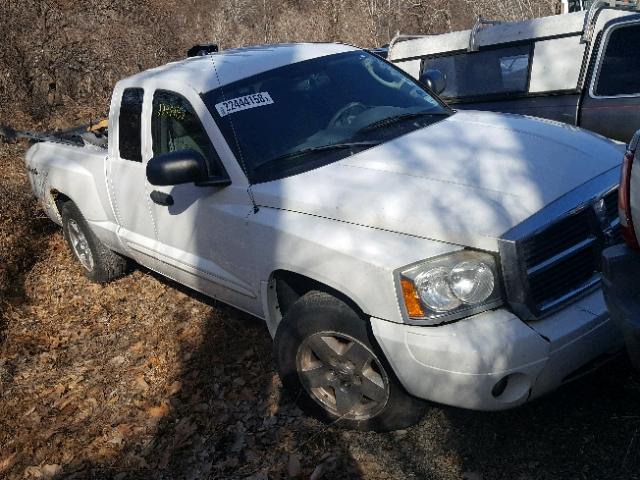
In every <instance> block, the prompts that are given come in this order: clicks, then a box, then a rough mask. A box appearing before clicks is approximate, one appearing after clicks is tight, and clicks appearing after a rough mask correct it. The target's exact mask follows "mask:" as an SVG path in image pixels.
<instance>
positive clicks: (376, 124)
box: [357, 112, 449, 133]
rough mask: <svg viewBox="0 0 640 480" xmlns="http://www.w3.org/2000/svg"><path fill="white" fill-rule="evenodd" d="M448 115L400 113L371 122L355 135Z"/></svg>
mask: <svg viewBox="0 0 640 480" xmlns="http://www.w3.org/2000/svg"><path fill="white" fill-rule="evenodd" d="M443 115H447V116H448V115H449V113H448V112H410V113H401V114H400V115H394V116H392V117H387V118H383V119H382V120H378V121H377V122H373V123H371V124H369V125H367V126H366V127H363V128H361V129H360V130H358V132H357V133H363V132H369V131H371V130H376V129H378V128H381V127H386V126H387V125H392V124H394V123H398V122H401V121H403V120H410V119H412V118H419V117H436V116H443Z"/></svg>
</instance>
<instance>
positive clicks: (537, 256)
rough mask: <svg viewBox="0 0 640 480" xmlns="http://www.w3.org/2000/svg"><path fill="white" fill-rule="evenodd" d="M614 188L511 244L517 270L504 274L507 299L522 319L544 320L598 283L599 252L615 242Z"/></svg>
mask: <svg viewBox="0 0 640 480" xmlns="http://www.w3.org/2000/svg"><path fill="white" fill-rule="evenodd" d="M619 241H620V235H619V222H618V206H617V189H615V190H612V191H610V192H608V193H607V194H606V195H604V196H601V197H598V198H597V199H594V200H593V201H592V202H589V203H587V204H584V205H583V206H582V207H580V208H579V209H576V210H574V211H572V212H570V213H569V214H565V215H564V216H561V218H559V219H558V220H557V221H555V222H552V223H551V224H547V225H545V226H544V227H542V228H539V229H538V230H536V231H535V232H534V233H532V234H530V235H526V236H524V238H520V239H518V240H517V241H515V242H513V243H511V244H510V246H509V247H508V248H506V249H505V251H504V253H505V254H506V256H507V258H508V257H511V258H514V259H516V261H517V262H518V265H519V267H518V268H516V269H513V268H512V269H510V271H508V272H507V271H504V272H503V273H504V275H505V284H506V290H507V295H508V296H509V300H510V302H511V303H512V306H513V307H514V310H515V311H517V312H518V313H520V314H521V315H522V316H524V317H526V319H535V318H540V317H543V316H545V315H547V314H549V313H551V312H552V311H554V310H555V309H557V308H559V307H561V306H562V305H564V304H565V303H566V302H568V301H570V300H571V299H573V298H575V297H577V296H579V295H581V294H583V293H586V292H588V291H591V290H592V289H593V288H594V287H596V286H597V285H598V284H599V283H600V278H601V275H600V270H601V267H600V254H601V252H602V249H603V248H604V247H605V246H608V245H611V244H615V243H619Z"/></svg>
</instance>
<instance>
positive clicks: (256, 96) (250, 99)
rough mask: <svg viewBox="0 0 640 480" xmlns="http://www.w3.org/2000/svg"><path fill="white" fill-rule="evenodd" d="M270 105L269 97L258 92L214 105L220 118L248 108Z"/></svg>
mask: <svg viewBox="0 0 640 480" xmlns="http://www.w3.org/2000/svg"><path fill="white" fill-rule="evenodd" d="M272 103H273V100H272V99H271V95H269V94H268V93H267V92H260V93H253V94H251V95H245V96H244V97H236V98H232V99H231V100H226V101H224V102H220V103H216V110H217V111H218V113H219V114H220V116H221V117H224V116H226V115H229V114H230V113H236V112H240V111H241V110H247V109H249V108H256V107H264V106H265V105H271V104H272Z"/></svg>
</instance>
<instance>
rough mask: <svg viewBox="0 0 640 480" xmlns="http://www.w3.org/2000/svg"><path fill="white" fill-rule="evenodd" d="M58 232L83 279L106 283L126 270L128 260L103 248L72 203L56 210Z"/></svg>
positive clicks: (67, 203) (127, 268) (69, 202)
mask: <svg viewBox="0 0 640 480" xmlns="http://www.w3.org/2000/svg"><path fill="white" fill-rule="evenodd" d="M60 215H61V217H62V233H63V234H64V238H65V240H66V241H67V244H68V245H69V249H70V250H71V253H72V254H73V256H74V257H75V259H76V260H77V261H78V262H79V263H80V265H81V266H82V270H83V271H84V274H85V276H86V277H87V278H88V279H89V280H91V281H93V282H96V283H107V282H110V281H111V280H115V279H116V278H118V277H121V276H123V275H124V274H125V273H127V271H128V270H129V260H128V259H127V258H125V257H123V256H121V255H119V254H117V253H116V252H114V251H112V250H110V249H109V248H107V247H106V246H105V245H104V244H103V243H102V242H101V241H100V240H99V239H98V237H96V235H95V234H94V233H93V231H92V230H91V227H89V224H88V223H87V221H86V220H85V219H84V217H83V216H82V213H81V212H80V209H78V207H77V206H76V204H75V203H73V202H71V201H68V202H65V203H64V204H63V205H62V208H61V209H60Z"/></svg>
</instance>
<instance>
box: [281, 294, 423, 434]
mask: <svg viewBox="0 0 640 480" xmlns="http://www.w3.org/2000/svg"><path fill="white" fill-rule="evenodd" d="M274 348H275V355H276V361H277V363H278V370H279V372H280V376H281V378H282V381H283V384H284V385H285V387H286V388H287V389H288V390H289V392H290V393H292V394H293V396H294V398H296V400H297V401H298V404H299V405H300V407H301V408H302V409H303V410H305V411H306V412H307V413H309V414H311V415H314V416H316V417H318V418H319V419H320V420H323V421H325V422H337V424H338V425H341V426H343V427H346V428H353V429H359V430H377V431H385V430H396V429H399V428H405V427H408V426H410V425H412V424H414V423H416V422H417V421H418V420H419V419H420V418H421V417H422V415H423V413H424V410H425V406H426V403H425V402H424V401H423V400H419V399H417V398H415V397H412V396H410V395H409V394H407V393H406V392H405V391H404V389H403V388H402V386H401V385H400V383H399V382H398V380H397V379H396V377H395V375H394V374H393V371H392V370H391V368H390V367H389V365H388V364H387V362H386V360H385V357H384V356H383V354H382V352H381V351H380V349H379V348H378V347H377V345H376V343H375V340H373V339H372V334H371V333H370V331H369V329H368V328H367V323H366V321H365V320H363V319H362V318H361V317H360V316H359V315H358V314H357V313H356V312H355V311H354V310H353V309H352V308H351V307H349V306H348V305H347V304H346V303H345V302H343V301H342V300H340V299H338V298H336V297H334V296H332V295H330V294H328V293H324V292H319V291H313V292H310V293H307V294H306V295H304V296H303V297H301V298H300V299H299V300H298V301H297V302H296V303H295V304H294V305H292V307H291V308H290V310H289V312H288V313H287V315H286V316H285V318H284V319H283V320H282V323H281V324H280V325H279V327H278V331H277V332H276V337H275V344H274Z"/></svg>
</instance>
